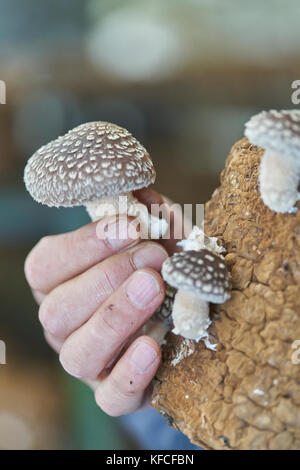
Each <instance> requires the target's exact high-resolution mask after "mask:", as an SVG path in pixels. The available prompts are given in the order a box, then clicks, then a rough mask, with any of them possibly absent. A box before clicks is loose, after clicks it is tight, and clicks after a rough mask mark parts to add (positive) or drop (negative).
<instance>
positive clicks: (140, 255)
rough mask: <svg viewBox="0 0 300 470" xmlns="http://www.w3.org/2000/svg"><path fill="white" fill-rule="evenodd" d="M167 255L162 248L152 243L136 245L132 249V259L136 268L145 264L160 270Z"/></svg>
mask: <svg viewBox="0 0 300 470" xmlns="http://www.w3.org/2000/svg"><path fill="white" fill-rule="evenodd" d="M167 257H168V254H167V252H166V251H165V250H164V248H163V247H160V246H159V245H155V244H154V243H153V244H151V243H147V244H145V245H142V246H138V247H136V248H134V250H133V251H132V261H133V263H134V265H135V267H136V268H137V269H139V268H144V267H146V266H147V267H148V268H153V269H156V270H158V271H160V269H161V267H162V264H163V262H164V261H165V260H166V259H167Z"/></svg>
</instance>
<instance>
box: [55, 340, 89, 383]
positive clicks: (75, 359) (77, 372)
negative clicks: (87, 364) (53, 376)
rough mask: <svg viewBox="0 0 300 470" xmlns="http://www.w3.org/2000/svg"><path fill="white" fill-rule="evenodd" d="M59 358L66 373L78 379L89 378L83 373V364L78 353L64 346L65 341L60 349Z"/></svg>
mask: <svg viewBox="0 0 300 470" xmlns="http://www.w3.org/2000/svg"><path fill="white" fill-rule="evenodd" d="M59 360H60V363H61V365H62V366H63V368H64V369H65V371H66V372H68V374H70V375H72V376H73V377H77V378H78V379H84V378H86V379H87V378H89V377H87V376H86V375H85V373H84V365H83V364H82V360H81V359H80V356H79V355H78V354H74V352H72V351H71V350H70V349H69V348H68V347H66V343H65V344H64V345H63V347H62V349H61V351H60V355H59Z"/></svg>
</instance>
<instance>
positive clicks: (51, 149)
mask: <svg viewBox="0 0 300 470" xmlns="http://www.w3.org/2000/svg"><path fill="white" fill-rule="evenodd" d="M155 176H156V174H155V170H154V167H153V163H152V160H151V159H150V157H149V154H148V153H147V151H146V149H145V148H144V147H143V146H142V145H141V144H140V143H139V142H138V141H137V140H136V139H135V138H134V137H133V136H132V135H131V134H130V133H129V132H128V131H127V130H126V129H123V128H122V127H119V126H116V125H115V124H110V123H107V122H89V123H86V124H82V125H80V126H78V127H76V128H75V129H72V130H70V131H69V132H68V133H67V134H65V135H64V136H62V137H59V138H58V139H56V140H54V141H52V142H50V143H49V144H47V145H45V146H43V147H41V148H40V149H39V150H38V151H37V152H36V153H35V154H34V155H33V156H32V157H31V158H30V159H29V161H28V163H27V165H26V168H25V174H24V181H25V185H26V188H27V190H28V191H29V193H30V194H31V196H32V197H33V198H34V199H35V200H36V201H38V202H41V203H42V204H46V205H48V206H56V207H59V206H64V207H71V206H79V205H84V204H86V203H88V202H93V201H97V200H99V199H102V198H103V197H107V196H113V195H118V194H121V193H127V192H130V191H133V190H135V189H140V188H144V187H147V186H149V185H150V184H152V183H153V182H154V181H155Z"/></svg>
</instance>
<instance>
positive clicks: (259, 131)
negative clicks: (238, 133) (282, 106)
mask: <svg viewBox="0 0 300 470" xmlns="http://www.w3.org/2000/svg"><path fill="white" fill-rule="evenodd" d="M245 135H246V137H247V138H248V140H249V141H250V142H251V143H252V144H254V145H258V146H260V147H263V148H264V149H266V150H267V149H268V150H272V151H273V152H276V153H280V154H283V155H290V156H291V157H293V158H296V159H300V110H298V109H293V110H282V111H276V110H274V109H272V110H271V111H262V112H261V113H259V114H256V115H255V116H253V117H252V118H251V119H250V120H249V121H248V122H247V123H246V125H245Z"/></svg>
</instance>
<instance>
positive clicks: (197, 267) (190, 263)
mask: <svg viewBox="0 0 300 470" xmlns="http://www.w3.org/2000/svg"><path fill="white" fill-rule="evenodd" d="M162 276H163V278H164V280H165V281H166V282H168V283H169V284H170V285H171V286H172V287H176V288H177V289H182V290H185V291H189V292H193V293H194V294H196V295H198V296H199V297H200V298H201V299H202V300H206V301H207V302H213V303H223V302H225V301H226V300H227V299H229V297H230V291H231V282H230V274H229V272H228V270H227V267H226V265H225V263H224V261H223V259H222V258H221V257H220V256H219V255H217V254H215V253H213V252H211V251H210V250H207V249H202V250H200V251H194V250H191V251H183V252H180V253H175V254H174V255H173V256H172V257H171V258H168V259H167V260H166V261H165V262H164V263H163V266H162Z"/></svg>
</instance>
